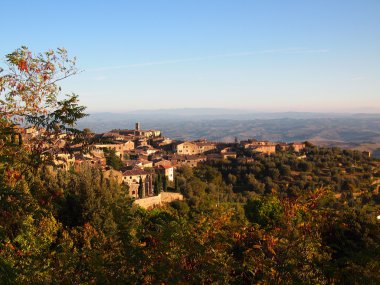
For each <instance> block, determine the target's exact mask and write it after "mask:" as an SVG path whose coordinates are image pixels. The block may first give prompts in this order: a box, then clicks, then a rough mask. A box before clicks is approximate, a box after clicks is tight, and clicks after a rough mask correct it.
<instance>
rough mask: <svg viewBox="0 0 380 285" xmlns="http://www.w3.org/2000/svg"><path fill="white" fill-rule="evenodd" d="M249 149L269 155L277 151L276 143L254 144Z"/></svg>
mask: <svg viewBox="0 0 380 285" xmlns="http://www.w3.org/2000/svg"><path fill="white" fill-rule="evenodd" d="M248 149H251V150H252V151H253V152H258V153H263V154H267V155H270V154H273V153H276V145H274V144H268V145H258V146H252V147H249V148H248Z"/></svg>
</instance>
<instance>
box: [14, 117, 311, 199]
mask: <svg viewBox="0 0 380 285" xmlns="http://www.w3.org/2000/svg"><path fill="white" fill-rule="evenodd" d="M18 133H19V134H20V137H19V138H18V139H19V140H20V141H22V143H24V144H26V145H28V144H32V143H33V139H34V138H37V137H38V136H40V135H41V134H43V130H38V129H36V128H35V127H34V128H18ZM84 133H85V138H86V143H83V142H81V143H79V144H74V145H70V146H69V148H68V147H66V145H65V144H66V139H67V137H66V135H65V134H62V135H60V136H59V137H58V138H57V140H56V142H55V143H56V145H58V146H59V148H58V151H56V152H54V153H53V161H52V162H53V165H54V166H55V168H57V169H63V170H70V169H79V168H81V167H95V168H99V169H101V170H102V172H103V175H104V177H106V178H107V179H114V180H115V181H117V182H118V183H119V184H124V185H127V186H128V191H129V195H130V196H131V197H133V198H135V199H142V198H147V197H152V196H157V195H158V194H159V193H160V192H161V191H166V190H167V188H168V187H169V186H171V187H172V188H175V187H176V186H175V169H177V168H178V167H182V166H188V167H191V168H192V167H195V166H197V165H198V164H199V163H201V162H204V161H206V160H208V161H209V160H225V159H229V158H232V159H249V157H250V154H253V153H257V154H262V155H271V154H274V153H276V152H278V151H293V152H296V153H299V154H300V158H302V157H303V156H302V155H301V152H302V150H303V149H304V148H305V143H303V142H294V143H283V142H270V141H258V140H255V139H250V140H246V141H240V142H238V140H237V139H235V142H234V143H225V142H212V141H207V140H206V139H199V140H195V141H179V140H171V139H170V138H167V137H165V136H164V135H163V134H162V133H161V131H160V130H144V129H142V128H141V125H140V123H135V127H134V128H133V129H114V130H111V131H109V132H106V133H102V134H95V133H92V132H91V131H90V130H89V129H85V130H84ZM85 150H86V151H85Z"/></svg>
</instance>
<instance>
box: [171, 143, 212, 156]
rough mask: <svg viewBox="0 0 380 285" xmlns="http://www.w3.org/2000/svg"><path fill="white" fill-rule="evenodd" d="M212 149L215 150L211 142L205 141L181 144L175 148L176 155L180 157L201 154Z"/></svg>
mask: <svg viewBox="0 0 380 285" xmlns="http://www.w3.org/2000/svg"><path fill="white" fill-rule="evenodd" d="M214 149H216V146H215V144H214V143H211V142H207V141H206V140H198V141H193V142H183V143H180V144H178V145H177V146H176V152H177V154H181V155H195V154H202V153H206V152H209V151H211V150H214Z"/></svg>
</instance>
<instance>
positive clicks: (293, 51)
mask: <svg viewBox="0 0 380 285" xmlns="http://www.w3.org/2000/svg"><path fill="white" fill-rule="evenodd" d="M327 52H329V50H328V49H304V48H288V49H268V50H256V51H246V52H236V53H226V54H218V55H209V56H203V57H189V58H182V59H173V60H163V61H150V62H143V63H133V64H126V65H114V66H103V67H98V68H92V69H89V70H88V71H105V70H115V69H125V68H135V67H146V66H154V65H165V64H176V63H183V62H196V61H205V60H210V59H218V58H229V57H245V56H252V55H257V54H267V53H268V54H275V53H278V54H303V53H327Z"/></svg>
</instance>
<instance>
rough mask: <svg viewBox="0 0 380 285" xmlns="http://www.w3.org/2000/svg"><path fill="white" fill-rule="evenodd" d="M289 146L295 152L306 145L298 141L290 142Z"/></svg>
mask: <svg viewBox="0 0 380 285" xmlns="http://www.w3.org/2000/svg"><path fill="white" fill-rule="evenodd" d="M289 146H290V148H291V149H293V151H295V152H300V151H301V150H303V149H304V148H305V147H306V145H305V144H304V143H300V142H294V143H290V144H289Z"/></svg>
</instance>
